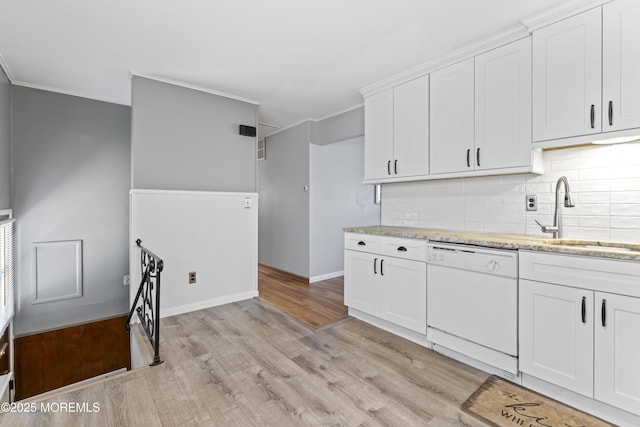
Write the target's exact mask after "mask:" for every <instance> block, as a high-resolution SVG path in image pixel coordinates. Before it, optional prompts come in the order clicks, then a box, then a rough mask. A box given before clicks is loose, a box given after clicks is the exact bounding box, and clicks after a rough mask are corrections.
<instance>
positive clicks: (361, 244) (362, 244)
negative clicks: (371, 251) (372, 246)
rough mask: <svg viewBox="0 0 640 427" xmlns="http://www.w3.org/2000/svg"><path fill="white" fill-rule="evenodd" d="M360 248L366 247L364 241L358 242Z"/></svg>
mask: <svg viewBox="0 0 640 427" xmlns="http://www.w3.org/2000/svg"><path fill="white" fill-rule="evenodd" d="M358 246H366V243H365V242H363V241H362V240H360V241H359V242H358Z"/></svg>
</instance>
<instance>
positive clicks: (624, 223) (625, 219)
mask: <svg viewBox="0 0 640 427" xmlns="http://www.w3.org/2000/svg"><path fill="white" fill-rule="evenodd" d="M611 228H624V229H638V230H640V216H612V217H611Z"/></svg>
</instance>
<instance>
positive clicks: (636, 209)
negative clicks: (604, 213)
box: [611, 203, 640, 216]
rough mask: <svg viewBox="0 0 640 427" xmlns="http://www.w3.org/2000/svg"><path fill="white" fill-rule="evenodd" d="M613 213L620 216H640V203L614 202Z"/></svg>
mask: <svg viewBox="0 0 640 427" xmlns="http://www.w3.org/2000/svg"><path fill="white" fill-rule="evenodd" d="M611 215H612V216H614V215H619V216H631V215H636V216H640V204H627V203H620V204H612V205H611Z"/></svg>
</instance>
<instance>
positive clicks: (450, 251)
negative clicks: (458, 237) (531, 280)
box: [427, 242, 518, 277]
mask: <svg viewBox="0 0 640 427" xmlns="http://www.w3.org/2000/svg"><path fill="white" fill-rule="evenodd" d="M427 263H429V264H437V265H441V266H443V267H451V268H457V269H462V270H469V271H477V272H481V273H487V274H493V275H497V276H504V277H517V275H518V252H517V251H510V250H501V249H490V248H482V247H478V246H469V245H458V244H452V243H437V242H430V243H429V245H428V246H427Z"/></svg>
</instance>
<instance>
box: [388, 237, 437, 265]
mask: <svg viewBox="0 0 640 427" xmlns="http://www.w3.org/2000/svg"><path fill="white" fill-rule="evenodd" d="M380 253H381V254H382V255H386V256H392V257H396V258H402V259H411V260H414V261H422V262H426V261H427V241H426V240H422V239H404V238H400V237H381V238H380Z"/></svg>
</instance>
